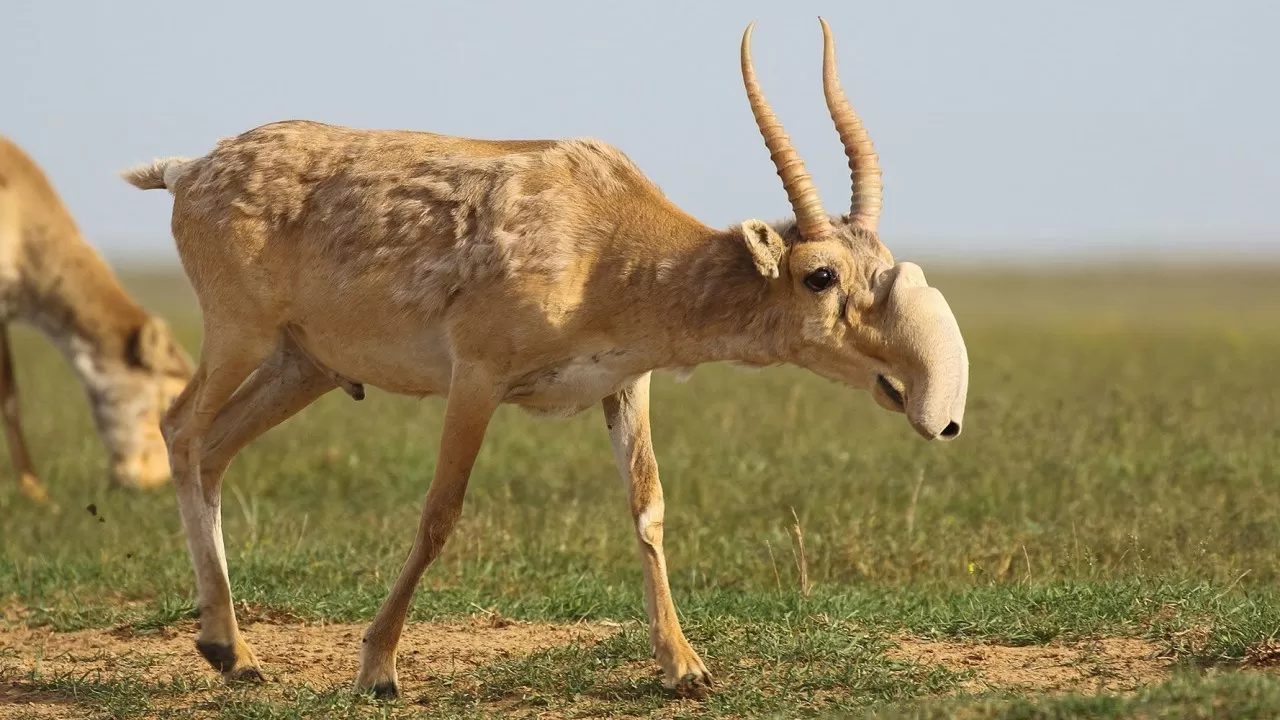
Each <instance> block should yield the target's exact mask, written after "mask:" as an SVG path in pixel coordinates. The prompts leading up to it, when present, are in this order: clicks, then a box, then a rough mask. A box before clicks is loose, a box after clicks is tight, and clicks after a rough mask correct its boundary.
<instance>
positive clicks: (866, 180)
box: [742, 18, 882, 240]
mask: <svg viewBox="0 0 1280 720" xmlns="http://www.w3.org/2000/svg"><path fill="white" fill-rule="evenodd" d="M818 22H820V23H822V39H823V49H822V91H823V93H824V94H825V95H826V97H827V110H828V111H830V113H831V120H832V121H834V122H835V125H836V132H838V133H839V134H840V142H841V143H842V144H843V145H844V154H845V157H847V158H849V172H850V175H851V177H852V180H853V199H852V201H851V203H852V204H851V208H850V213H851V215H852V219H853V223H854V224H856V225H858V226H860V227H864V228H867V229H869V230H873V231H874V230H875V229H876V226H877V225H879V223H880V198H881V188H882V185H881V182H880V160H879V158H878V157H877V156H876V151H875V147H874V146H872V144H871V138H870V136H868V135H867V131H866V129H865V128H864V127H863V126H862V121H861V120H859V119H858V115H857V113H855V112H854V111H853V106H851V105H850V104H849V99H848V98H846V97H845V95H844V90H842V89H841V88H840V76H839V74H838V72H837V71H836V44H835V40H834V39H833V38H832V37H831V28H830V26H828V25H827V21H826V20H823V19H822V18H818ZM755 25H756V24H755V21H752V22H751V24H750V25H748V26H747V31H746V32H745V33H743V35H742V82H743V84H744V85H746V88H747V100H749V101H750V102H751V113H752V114H753V115H755V118H756V126H757V127H759V128H760V134H761V135H762V136H763V137H764V144H765V146H766V147H768V148H769V156H770V158H771V159H772V160H773V164H774V167H776V168H778V177H780V178H782V186H783V188H785V189H786V191H787V198H788V199H789V200H790V201H791V208H792V210H794V211H795V214H796V225H797V227H799V228H800V235H801V236H802V237H804V238H805V239H807V240H816V239H818V238H821V237H824V236H826V235H827V234H829V233H830V232H831V225H830V223H829V222H828V220H827V213H826V211H825V210H823V209H822V201H821V200H820V199H819V198H818V188H817V187H816V186H815V185H814V184H813V178H812V177H811V176H810V175H809V172H808V171H807V170H805V167H804V161H803V160H801V159H800V154H799V153H797V152H796V149H795V147H793V146H792V145H791V138H789V137H787V134H786V132H785V131H783V129H782V123H781V122H779V121H778V116H777V115H775V114H774V112H773V110H772V109H771V108H770V107H769V103H768V101H766V100H765V99H764V92H763V91H762V90H761V89H760V81H759V80H757V79H756V71H755V67H754V66H753V65H752V63H751V30H752V29H753V28H755Z"/></svg>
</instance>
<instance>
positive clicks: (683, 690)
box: [672, 670, 715, 699]
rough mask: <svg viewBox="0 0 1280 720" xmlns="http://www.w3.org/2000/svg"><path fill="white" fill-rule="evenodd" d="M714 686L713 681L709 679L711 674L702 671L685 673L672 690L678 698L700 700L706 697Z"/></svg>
mask: <svg viewBox="0 0 1280 720" xmlns="http://www.w3.org/2000/svg"><path fill="white" fill-rule="evenodd" d="M714 686H715V681H714V680H713V679H712V678H711V673H709V672H707V671H706V670H703V671H702V672H701V673H695V672H691V673H686V674H685V675H684V676H683V677H681V678H680V680H679V681H677V682H676V684H675V687H674V688H672V690H673V691H674V692H675V694H676V695H679V696H680V697H690V698H696V699H701V698H704V697H706V696H707V694H708V693H709V692H711V688H712V687H714Z"/></svg>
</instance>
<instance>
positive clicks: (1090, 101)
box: [0, 0, 1280, 261]
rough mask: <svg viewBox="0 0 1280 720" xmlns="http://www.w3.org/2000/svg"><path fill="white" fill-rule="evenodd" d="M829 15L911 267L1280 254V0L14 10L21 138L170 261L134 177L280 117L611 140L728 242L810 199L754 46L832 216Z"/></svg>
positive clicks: (91, 232)
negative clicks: (824, 86) (773, 131)
mask: <svg viewBox="0 0 1280 720" xmlns="http://www.w3.org/2000/svg"><path fill="white" fill-rule="evenodd" d="M819 14H822V15H824V16H825V17H826V18H827V19H828V21H829V22H830V23H831V24H832V26H833V28H834V30H835V33H836V39H837V42H838V47H839V52H840V60H841V70H842V75H843V79H844V85H845V89H846V91H847V92H848V94H849V96H850V98H851V99H852V101H853V102H854V105H855V107H857V108H858V110H859V112H860V113H861V114H862V115H863V118H864V120H865V121H866V123H867V125H868V127H869V129H870V131H871V134H872V137H873V139H874V140H875V141H876V144H877V148H878V150H879V151H880V154H881V159H882V163H883V165H884V168H885V185H886V189H885V214H884V217H883V220H882V224H881V232H882V235H883V237H884V238H885V240H886V241H887V242H888V244H889V245H890V247H891V248H893V249H894V250H895V252H897V253H898V254H899V255H902V254H904V253H906V254H911V253H912V252H915V253H925V254H927V253H930V252H939V251H944V250H945V251H949V252H950V253H961V254H986V255H990V254H1006V253H1010V252H1017V253H1020V252H1027V251H1035V252H1044V251H1054V252H1058V251H1064V252H1079V251H1080V250H1082V249H1085V250H1088V249H1090V248H1098V247H1102V246H1104V245H1106V244H1107V243H1114V242H1122V243H1124V244H1126V245H1127V246H1129V247H1136V248H1139V249H1145V251H1146V252H1152V253H1159V252H1163V251H1162V250H1160V249H1159V248H1160V246H1164V245H1169V244H1176V245H1181V246H1184V247H1185V246H1188V245H1196V244H1199V245H1200V247H1201V248H1202V249H1213V248H1217V247H1251V248H1252V249H1253V250H1255V251H1257V250H1263V251H1265V250H1266V249H1268V248H1274V247H1276V246H1277V244H1280V212H1278V207H1280V204H1278V202H1277V201H1278V199H1280V133H1278V132H1277V131H1276V127H1277V122H1278V121H1277V117H1280V93H1277V92H1276V87H1277V81H1278V78H1277V76H1276V75H1277V70H1280V40H1278V39H1277V38H1280V3H1276V2H1273V1H1269V0H1235V1H1226V0H1219V1H1218V2H1196V3H1193V2H1182V1H1178V0H1111V1H1103V0H1088V1H1077V2H1067V3H1047V2H1028V1H1027V0H974V1H971V2H963V3H961V2H951V1H946V0H917V1H915V2H901V1H900V2H869V1H868V2H863V1H850V0H842V1H839V2H799V1H790V0H789V1H788V2H777V1H776V0H775V1H774V2H764V1H762V0H750V1H745V0H744V1H736V2H732V3H730V2H722V3H714V4H713V3H709V2H703V3H694V2H689V1H687V0H686V1H684V2H678V1H670V0H663V1H661V2H659V1H655V0H649V1H647V2H642V3H625V4H623V3H605V2H587V1H585V0H583V1H580V2H538V3H532V2H496V1H488V2H484V1H480V0H467V1H465V2H417V3H409V2H403V3H390V2H368V1H366V2H354V1H351V0H348V1H346V2H332V1H330V0H309V1H307V2H266V1H265V0H258V1H257V2H244V1H242V0H219V1H218V2H203V3H175V2H159V1H155V0H151V1H147V2H105V1H96V2H81V3H71V2H36V0H25V1H20V0H0V18H3V20H2V21H0V22H3V24H4V26H5V32H4V36H5V39H4V41H3V42H0V68H3V71H4V72H3V76H4V81H5V98H6V99H5V100H4V102H3V103H0V106H2V108H3V109H2V110H0V133H3V134H6V135H8V136H10V137H11V138H13V139H14V140H16V141H17V142H18V143H19V144H21V145H22V146H23V147H25V148H26V149H27V151H28V152H30V153H31V154H32V155H33V156H35V158H36V159H37V161H38V162H40V163H41V164H42V165H43V167H44V168H45V169H46V171H47V172H48V173H49V174H50V176H51V177H52V179H53V181H54V183H55V184H56V185H57V187H58V189H59V191H60V192H61V193H62V194H63V196H64V198H65V199H66V201H67V203H68V205H69V206H70V207H71V209H72V211H73V212H74V214H75V216H76V218H77V220H78V222H79V223H80V224H81V226H82V228H83V229H84V231H85V234H86V235H87V236H88V237H89V239H90V240H91V241H92V242H94V243H95V244H97V245H98V246H100V247H102V248H103V249H104V251H105V252H107V253H108V254H109V255H112V256H115V257H125V256H129V257H134V258H149V259H153V260H159V261H170V260H172V259H173V258H174V257H175V256H174V254H173V249H172V241H171V240H170V239H169V236H168V214H169V207H170V205H169V202H168V200H167V196H166V195H164V194H162V193H141V192H138V191H137V190H134V189H133V188H130V187H128V186H126V185H125V184H124V183H123V182H122V181H120V180H118V179H117V178H116V177H115V175H114V173H115V172H116V171H117V170H119V169H120V168H122V167H125V166H129V165H132V164H134V163H137V162H139V161H144V160H149V159H150V158H152V157H154V156H160V155H175V154H185V155H199V154H203V153H204V152H206V151H207V150H208V149H209V148H210V147H211V146H212V144H213V142H214V141H215V140H216V139H217V138H218V137H221V136H225V135H231V134H235V133H238V132H241V131H243V130H247V129H249V128H251V127H253V126H255V125H259V124H262V123H265V122H270V121H273V120H281V119H287V118H308V119H314V120H323V121H328V122H335V123H342V124H349V125H355V126H364V127H394V128H409V129H423V130H431V131H435V132H444V133H455V134H462V135H473V136H480V137H522V138H532V137H570V136H581V135H590V136H594V137H598V138H601V139H603V140H606V141H608V142H611V143H613V144H615V145H617V146H619V147H621V148H622V149H623V150H624V151H626V152H627V153H628V154H630V155H631V156H632V157H633V158H634V159H635V160H636V161H637V162H638V163H639V164H640V166H641V167H642V168H643V169H644V170H645V171H646V172H647V173H648V174H649V175H650V176H651V177H652V178H653V179H654V180H655V181H657V182H658V184H660V185H661V186H662V187H663V189H664V190H665V191H666V192H667V193H668V195H670V196H671V197H672V199H673V200H675V201H676V202H677V203H678V204H680V205H681V206H683V207H684V208H685V209H687V210H688V211H690V212H691V213H693V214H694V215H697V216H698V217H700V218H702V219H703V220H704V221H706V222H708V223H710V224H712V225H716V226H723V225H727V224H729V223H732V222H736V221H738V220H741V219H744V218H747V217H763V218H775V217H781V216H784V215H786V214H787V213H788V206H787V203H786V197H785V195H784V194H783V192H782V189H781V187H780V185H779V183H778V180H777V178H776V176H775V175H774V173H773V170H772V166H771V165H770V163H769V160H768V154H767V152H766V151H765V149H764V147H763V145H762V144H761V142H760V138H759V135H758V134H757V132H756V129H755V126H754V125H753V123H752V121H751V115H750V112H749V110H748V107H747V102H746V99H745V97H744V95H743V91H742V83H741V78H740V75H739V72H738V63H737V52H738V41H739V39H740V37H741V33H742V30H743V28H744V27H745V26H746V24H747V22H748V21H749V20H751V19H752V18H756V19H758V21H759V24H758V26H757V28H756V33H755V45H754V51H755V59H756V65H757V69H758V72H759V73H760V75H761V79H762V81H763V83H764V87H765V91H766V93H767V94H768V96H769V98H770V100H771V101H772V102H773V104H774V107H775V109H776V110H777V111H778V113H779V115H780V116H781V118H782V121H783V122H784V123H785V124H786V127H787V130H788V132H789V133H790V135H791V136H792V138H793V139H794V141H795V142H796V144H797V146H798V147H799V148H800V150H801V152H802V153H803V155H804V158H805V161H806V162H807V163H808V165H809V168H810V170H811V171H812V172H813V173H814V175H815V176H816V178H817V180H818V183H819V185H820V187H821V189H822V193H823V197H824V199H825V200H826V201H827V203H828V205H829V207H830V208H832V209H833V210H843V209H844V208H845V207H846V205H847V202H848V175H847V170H846V168H845V160H844V158H843V155H842V154H841V151H840V145H839V142H838V140H837V138H836V136H835V132H834V130H833V129H832V127H831V124H830V120H829V119H828V117H827V115H826V108H825V106H824V105H823V101H822V93H821V79H820V64H821V42H820V39H821V33H820V30H819V26H818V22H817V19H816V16H817V15H819Z"/></svg>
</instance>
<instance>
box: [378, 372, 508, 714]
mask: <svg viewBox="0 0 1280 720" xmlns="http://www.w3.org/2000/svg"><path fill="white" fill-rule="evenodd" d="M500 400H501V398H500V397H499V394H498V391H497V389H496V388H495V387H494V384H493V382H492V380H491V379H490V377H489V375H488V373H486V372H484V371H483V370H481V369H480V368H476V367H471V366H455V367H454V370H453V377H452V379H451V381H450V384H449V400H448V404H447V407H446V409H445V415H444V432H443V434H442V437H441V440H440V455H439V459H438V460H437V461H436V471H435V477H434V478H433V479H432V481H431V487H430V488H429V489H428V490H427V498H426V501H425V502H424V503H423V508H422V518H421V520H420V521H419V523H418V534H417V536H416V537H415V538H414V541H413V549H412V550H410V551H409V558H408V560H407V561H405V564H404V568H403V569H401V570H400V577H399V578H397V579H396V584H395V586H394V587H392V588H391V594H389V595H388V596H387V599H386V600H385V601H383V603H382V608H381V609H380V610H379V611H378V616H377V617H376V618H374V620H373V623H372V624H371V625H370V626H369V629H368V630H366V631H365V634H364V646H363V648H362V649H361V652H360V674H359V675H358V676H357V678H356V688H357V689H358V690H372V691H373V693H374V694H375V695H378V696H380V697H395V696H396V695H397V694H399V686H398V685H397V678H396V646H397V645H398V644H399V642H400V633H401V631H402V630H403V629H404V619H405V615H406V614H407V613H408V611H409V602H410V600H412V599H413V592H414V590H415V589H417V587H418V581H419V580H421V579H422V574H423V572H425V571H426V569H427V566H429V565H430V564H431V562H432V561H433V560H435V559H436V557H437V556H438V555H439V554H440V550H441V549H442V548H443V547H444V544H445V541H446V540H448V539H449V534H450V533H451V532H453V526H454V524H455V523H456V522H457V520H458V516H459V515H461V514H462V500H463V498H464V497H465V495H466V492H467V482H468V480H469V479H470V477H471V468H472V465H474V463H475V459H476V454H477V453H479V452H480V445H481V443H482V442H483V441H484V433H485V430H486V429H487V428H488V426H489V418H491V417H492V416H493V412H494V410H495V409H496V408H497V406H498V403H499V401H500Z"/></svg>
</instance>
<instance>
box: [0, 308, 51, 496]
mask: <svg viewBox="0 0 1280 720" xmlns="http://www.w3.org/2000/svg"><path fill="white" fill-rule="evenodd" d="M0 416H3V418H4V430H5V436H6V439H7V440H8V443H9V457H10V458H11V459H12V460H13V469H14V470H15V471H16V472H17V473H18V481H19V482H21V483H22V485H21V490H22V494H23V495H26V496H27V497H28V498H29V499H31V500H34V501H35V502H38V503H44V502H46V501H48V499H49V493H48V492H47V491H46V490H45V489H44V485H41V484H40V481H39V480H38V479H36V469H35V465H34V464H33V463H32V462H31V453H29V452H27V440H26V438H24V437H23V436H22V417H21V413H20V412H19V410H18V381H17V379H16V378H15V376H14V372H13V352H12V351H11V350H10V349H9V327H8V325H6V324H4V323H0Z"/></svg>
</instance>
